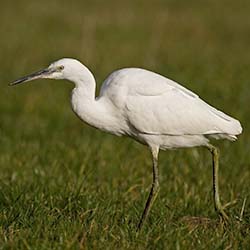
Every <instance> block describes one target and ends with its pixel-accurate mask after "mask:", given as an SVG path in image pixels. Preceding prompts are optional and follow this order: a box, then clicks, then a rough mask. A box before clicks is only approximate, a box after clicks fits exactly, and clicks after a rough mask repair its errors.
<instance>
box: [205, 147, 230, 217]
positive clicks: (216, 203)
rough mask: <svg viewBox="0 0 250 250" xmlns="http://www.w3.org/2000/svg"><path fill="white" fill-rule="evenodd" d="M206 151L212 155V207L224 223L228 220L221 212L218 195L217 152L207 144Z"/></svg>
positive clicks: (221, 207) (222, 211)
mask: <svg viewBox="0 0 250 250" xmlns="http://www.w3.org/2000/svg"><path fill="white" fill-rule="evenodd" d="M208 149H209V150H210V152H211V153H212V157H213V193H214V207H215V210H216V211H218V213H219V215H220V216H221V217H222V219H223V220H224V221H227V220H228V216H227V214H226V213H225V212H224V210H223V206H222V205H221V202H220V194H219V176H218V171H219V150H218V149H217V148H216V147H214V146H213V145H211V144H209V145H208Z"/></svg>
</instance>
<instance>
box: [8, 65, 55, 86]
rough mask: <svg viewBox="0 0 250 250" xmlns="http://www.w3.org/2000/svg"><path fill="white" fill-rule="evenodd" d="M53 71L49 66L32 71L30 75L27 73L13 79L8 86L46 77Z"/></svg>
mask: <svg viewBox="0 0 250 250" xmlns="http://www.w3.org/2000/svg"><path fill="white" fill-rule="evenodd" d="M53 72H54V70H53V69H50V68H46V69H42V70H39V71H37V72H35V73H32V74H30V75H27V76H24V77H22V78H19V79H17V80H15V81H14V82H12V83H10V84H9V86H14V85H17V84H19V83H24V82H29V81H32V80H35V79H39V78H47V77H48V76H49V75H50V74H51V73H53Z"/></svg>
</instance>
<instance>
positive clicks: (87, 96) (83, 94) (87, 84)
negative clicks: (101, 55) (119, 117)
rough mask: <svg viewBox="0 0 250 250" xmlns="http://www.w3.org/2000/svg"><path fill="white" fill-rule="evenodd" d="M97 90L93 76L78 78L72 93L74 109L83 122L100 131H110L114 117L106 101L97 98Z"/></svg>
mask: <svg viewBox="0 0 250 250" xmlns="http://www.w3.org/2000/svg"><path fill="white" fill-rule="evenodd" d="M95 89H96V83H95V79H94V77H93V76H92V75H91V76H88V77H86V76H85V77H83V78H78V81H77V83H76V82H75V88H74V89H73V91H72V99H71V104H72V109H73V111H74V113H75V114H76V115H77V116H78V117H79V118H80V119H81V120H82V121H84V122H86V123H88V124H89V125H91V126H93V127H96V128H98V129H101V130H105V131H109V127H110V125H111V124H112V117H110V116H109V112H108V105H107V103H106V102H105V100H104V99H102V98H95ZM101 99H102V100H101Z"/></svg>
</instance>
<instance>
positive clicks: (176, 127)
mask: <svg viewBox="0 0 250 250" xmlns="http://www.w3.org/2000/svg"><path fill="white" fill-rule="evenodd" d="M39 78H49V79H67V80H69V81H71V82H73V83H74V84H75V88H74V89H73V91H72V97H71V105H72V109H73V111H74V112H75V114H76V115H77V116H78V117H79V118H80V119H81V120H82V121H84V122H86V123H87V124H89V125H91V126H93V127H96V128H98V129H101V130H103V131H106V132H109V133H111V134H114V135H117V136H122V135H126V136H129V137H132V138H134V139H135V140H136V141H139V142H140V143H142V144H145V145H147V146H148V147H149V149H150V151H151V154H152V160H153V162H152V165H153V169H152V170H153V181H152V187H151V190H150V193H149V196H148V199H147V202H146V205H145V208H144V211H143V213H142V215H141V219H140V221H139V224H138V229H140V228H141V227H142V225H143V223H144V221H145V220H146V218H147V216H148V214H149V211H150V208H151V207H152V204H153V202H154V201H155V199H156V197H157V194H158V192H159V172H158V153H159V149H163V150H165V149H174V148H187V147H196V146H204V147H206V148H208V149H209V150H210V152H211V154H212V162H213V198H214V206H215V210H216V211H217V212H218V214H219V215H220V216H221V217H222V218H223V219H227V218H228V217H227V215H226V213H225V212H224V207H223V206H222V205H221V202H220V195H219V178H218V170H219V152H218V149H217V148H216V147H215V146H213V145H212V144H210V142H209V140H210V139H211V138H214V139H228V140H230V141H234V140H236V139H237V137H236V136H237V135H239V134H241V132H242V127H241V124H240V122H239V121H238V120H236V119H234V118H232V117H230V116H228V115H226V114H225V113H223V112H221V111H219V110H217V109H215V108H214V107H212V106H210V105H209V104H207V103H206V102H204V101H203V100H202V99H200V98H199V96H198V95H196V94H194V93H193V92H191V91H190V90H188V89H186V88H185V87H183V86H181V85H179V84H178V83H176V82H174V81H172V80H170V79H168V78H165V77H163V76H161V75H159V74H157V73H154V72H151V71H148V70H145V69H140V68H124V69H120V70H117V71H114V72H113V73H112V74H111V75H109V77H108V78H107V79H106V80H105V81H104V83H103V85H102V87H101V90H100V95H99V96H98V97H95V90H96V82H95V79H94V76H93V75H92V73H91V72H90V71H89V69H88V68H87V67H85V66H84V65H83V64H82V63H80V62H79V61H78V60H75V59H70V58H63V59H60V60H58V61H56V62H54V63H52V64H50V66H49V67H48V68H45V69H43V70H40V71H38V72H35V73H33V74H30V75H28V76H25V77H22V78H20V79H18V80H16V81H14V82H13V83H11V84H10V85H16V84H19V83H23V82H28V81H32V80H35V79H39Z"/></svg>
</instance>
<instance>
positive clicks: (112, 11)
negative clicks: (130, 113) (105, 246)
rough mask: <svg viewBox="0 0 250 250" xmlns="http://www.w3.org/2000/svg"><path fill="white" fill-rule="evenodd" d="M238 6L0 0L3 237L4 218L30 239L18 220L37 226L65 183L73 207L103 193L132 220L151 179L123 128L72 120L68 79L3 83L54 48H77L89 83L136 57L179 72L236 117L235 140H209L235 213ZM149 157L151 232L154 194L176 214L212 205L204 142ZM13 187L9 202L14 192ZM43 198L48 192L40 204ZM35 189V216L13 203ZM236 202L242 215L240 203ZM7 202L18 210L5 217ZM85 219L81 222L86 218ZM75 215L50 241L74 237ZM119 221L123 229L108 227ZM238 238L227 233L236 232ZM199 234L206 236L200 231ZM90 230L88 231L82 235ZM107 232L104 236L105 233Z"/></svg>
mask: <svg viewBox="0 0 250 250" xmlns="http://www.w3.org/2000/svg"><path fill="white" fill-rule="evenodd" d="M249 11H250V2H249V1H244V0H240V1H232V0H229V1H228V0H227V1H226V0H221V1H215V0H209V1H194V0H191V1H184V0H182V1H174V0H167V1H164V0H155V1H142V0H141V1H140V0H127V1H115V0H110V1H101V0H100V1H97V0H84V1H78V0H76V1H64V0H60V1H48V0H44V1H31V0H22V1H18V0H17V1H2V2H1V9H0V24H1V25H0V34H1V39H0V181H1V187H0V190H1V191H0V192H1V195H0V201H1V204H2V205H0V206H1V209H2V210H1V211H5V209H7V208H8V211H9V212H6V214H7V215H6V214H5V217H0V219H1V221H2V223H3V225H5V227H4V228H5V229H3V230H2V231H1V232H0V235H1V240H2V244H6V246H7V245H8V244H9V237H10V236H9V235H8V234H7V233H6V231H5V230H7V229H8V230H9V227H10V225H15V226H13V227H14V228H16V230H18V232H19V238H18V239H17V240H16V241H15V240H13V242H19V240H20V239H22V237H24V235H26V236H25V237H27V238H26V240H27V242H26V243H27V244H28V245H29V246H32V244H35V243H34V242H35V240H34V242H33V243H31V242H32V240H31V238H32V237H29V233H28V232H29V228H32V227H29V226H28V225H30V224H31V221H32V223H33V224H32V225H33V226H34V228H36V230H37V231H36V232H40V231H41V230H44V228H43V227H42V226H41V223H40V222H41V221H43V216H44V214H46V211H51V209H53V207H57V208H58V210H60V206H61V205H60V204H61V203H60V202H62V201H68V199H69V197H71V194H72V193H74V192H76V191H74V190H78V194H79V193H80V194H81V195H82V196H81V197H78V201H79V200H80V201H81V204H80V205H79V207H77V205H76V204H78V203H76V204H75V206H76V210H78V211H80V212H81V211H83V210H84V211H86V210H87V209H89V208H90V207H97V204H98V206H100V207H105V206H107V207H108V205H107V204H106V205H105V202H107V200H110V203H109V205H110V207H112V209H111V208H110V210H109V211H110V213H111V214H112V211H113V212H114V211H115V210H116V211H118V210H119V209H120V210H122V211H121V212H120V217H122V218H123V217H124V216H125V214H127V215H128V216H129V218H130V219H131V220H132V221H133V222H134V223H136V220H137V219H138V218H137V217H138V216H139V214H140V211H141V210H142V207H143V205H144V200H145V199H146V196H147V192H148V187H149V186H150V182H151V167H150V164H151V159H150V155H149V153H148V151H147V149H146V148H145V147H143V146H141V145H139V144H137V143H135V142H133V141H132V140H130V139H126V138H122V139H121V138H116V137H114V136H111V135H107V134H105V133H103V132H100V131H97V130H95V129H93V128H90V127H88V126H87V125H85V124H83V123H81V122H80V121H79V120H78V119H77V117H76V116H75V115H74V114H73V112H72V111H71V108H70V102H69V101H70V92H71V89H72V88H73V85H72V84H71V83H69V82H66V81H55V80H39V81H36V82H32V83H27V84H24V85H22V86H21V85H20V86H16V87H9V86H8V83H10V82H11V81H13V80H15V79H16V78H19V77H21V76H23V75H25V74H28V73H31V72H33V71H36V70H39V69H41V68H43V67H46V66H47V65H49V64H50V63H51V62H53V61H55V60H57V59H60V58H63V57H72V58H77V59H78V60H80V61H81V62H83V63H84V64H85V65H86V66H87V67H88V68H89V69H90V70H91V71H92V73H93V74H94V76H95V78H96V81H97V94H98V91H99V87H100V85H101V83H102V82H103V80H104V79H105V78H106V77H107V76H108V75H109V74H110V73H111V72H112V71H114V70H116V69H119V68H123V67H142V68H146V69H149V70H152V71H155V72H158V73H160V74H162V75H164V76H167V77H169V78H171V79H173V80H175V81H177V82H179V83H181V84H183V85H184V86H186V87H188V88H189V89H191V90H193V91H194V92H196V93H197V94H198V95H199V96H200V97H202V98H203V99H204V100H205V101H207V102H208V103H210V104H212V105H213V106H215V107H217V108H219V109H221V110H223V111H225V112H226V113H228V114H230V115H232V116H233V117H235V118H237V119H239V120H240V121H241V122H242V125H243V129H244V132H243V134H242V135H241V136H240V137H239V140H238V141H237V142H235V143H230V142H219V143H217V144H218V145H219V146H220V149H221V156H222V157H221V166H222V167H221V172H222V173H221V179H222V180H221V195H222V197H223V198H224V200H225V201H227V200H228V201H230V200H234V199H236V198H237V199H239V202H238V203H237V205H236V208H235V210H233V212H232V213H238V214H239V211H240V208H241V206H242V202H243V200H244V199H245V198H246V197H249V192H250V189H249V178H250V173H249V167H250V163H249V162H250V157H249V150H250V140H249V136H250V133H249V128H250V120H249V114H250V109H249V98H250V89H249V85H250V82H249V81H250V80H249V78H250V54H249V44H250V18H249ZM160 165H161V173H162V183H163V186H162V190H161V191H162V192H161V195H160V196H159V197H158V200H159V201H158V202H157V204H156V206H155V207H154V209H153V212H152V213H153V215H152V216H154V215H155V216H156V215H157V216H158V215H159V214H161V216H162V217H160V218H161V223H160V226H159V228H158V230H156V229H155V231H154V233H155V235H157V234H160V233H161V232H163V231H164V230H163V227H164V225H166V221H164V220H165V219H166V216H165V213H166V206H165V205H164V204H172V205H173V207H175V208H179V212H177V215H176V214H174V215H173V216H177V217H178V216H184V215H185V214H187V213H188V214H189V215H190V214H196V213H197V214H204V211H205V213H208V215H211V214H213V205H212V196H211V191H212V187H211V163H210V155H209V153H208V152H207V151H206V150H203V149H193V150H186V151H185V150H183V151H182V150H181V151H174V152H166V153H161V156H160ZM208 176H209V177H208ZM83 180H84V184H83V183H82V182H83ZM130 187H133V189H132V191H131V190H130ZM86 190H88V191H86ZM129 190H130V191H129ZM86 192H87V194H86ZM20 193H22V195H20ZM19 196H20V197H21V198H20V199H19V200H20V204H19V203H18V204H17V203H15V201H16V198H17V197H19ZM53 197H54V198H53ZM201 198H202V199H201ZM50 199H55V201H54V203H53V202H52V203H51V207H50V206H49V205H48V200H50ZM70 199H71V198H70ZM143 199H144V200H143ZM90 200H92V203H89V202H90ZM35 201H37V206H38V207H39V208H40V209H41V210H39V209H38V210H39V211H43V212H41V213H40V215H41V217H40V222H38V221H37V222H34V221H33V220H32V219H31V217H32V216H30V215H29V214H27V213H25V211H29V209H30V206H36V205H34V204H36V203H35ZM118 201H119V202H118ZM249 202H250V201H248V204H249ZM32 204H33V205H32ZM39 204H44V207H42V208H41V207H40V205H39ZM114 204H115V205H114ZM48 206H49V208H48ZM116 206H117V207H116ZM6 207H7V208H6ZM80 207H81V208H82V210H80ZM47 208H48V210H46V209H47ZM114 208H115V209H114ZM247 208H248V210H246V211H248V213H247V212H246V214H248V217H247V218H248V219H249V213H250V211H249V205H247ZM15 209H17V210H15ZM164 209H165V210H164ZM6 211H7V210H6ZM22 211H23V212H22ZM159 211H160V212H159ZM71 212H72V211H71ZM80 212H79V213H80ZM16 213H17V214H18V215H19V217H17V218H16V219H13V218H15V217H13V216H14V215H13V214H16ZM69 214H70V212H69V213H68V214H67V213H66V214H65V218H68V217H70V215H69ZM46 216H48V215H47V214H46ZM77 216H78V215H76V218H80V217H77ZM100 216H101V215H100V214H99V217H100ZM97 217H98V215H96V217H95V218H97ZM104 217H105V216H104ZM120 217H119V215H118V217H115V219H113V220H114V221H113V222H110V221H109V218H110V214H109V213H108V214H107V218H106V220H107V223H110V224H111V225H113V224H112V223H114V225H117V220H119V218H120ZM170 217H171V216H169V218H170ZM11 218H12V219H13V220H11ZM38 218H39V216H38ZM65 218H64V219H65ZM152 218H154V217H152ZM76 220H77V219H76ZM10 221H12V222H11V223H12V224H11V223H10ZM85 222H86V221H85ZM85 222H84V223H85ZM39 223H40V224H39ZM62 223H63V222H62ZM79 223H80V222H79ZM89 223H90V222H86V224H83V225H84V226H83V227H84V228H85V229H86V230H87V229H89V227H90V224H89ZM96 223H97V222H96ZM98 223H101V225H103V224H102V222H98ZM124 223H125V224H126V222H124ZM80 224H81V223H80ZM80 224H79V225H80ZM128 224H129V223H128ZM128 224H126V225H128ZM35 225H36V226H35ZM38 225H40V226H38ZM56 225H57V224H56ZM70 225H71V224H70ZM79 225H78V226H79ZM71 226H72V225H71ZM78 226H76V227H75V231H74V229H72V230H70V231H67V229H65V235H64V238H63V239H62V244H64V243H65V241H67V240H69V239H74V237H73V236H72V234H73V233H75V232H76V234H77V232H78V230H80V229H79V228H81V227H82V224H81V226H79V227H78ZM103 227H104V225H103ZM24 228H25V230H24ZM27 228H28V229H27ZM34 228H33V229H32V230H34ZM114 228H115V229H114V231H112V230H111V231H112V234H113V235H116V234H118V235H119V237H120V238H119V237H118V236H117V237H118V238H119V239H121V238H122V237H123V238H122V239H124V243H121V244H124V245H126V244H127V245H126V246H127V247H128V246H129V243H128V242H130V240H129V239H130V238H129V236H128V235H129V229H127V231H126V229H124V228H123V229H119V230H118V229H117V228H116V226H114ZM127 228H130V227H129V226H127ZM99 229H100V228H99ZM172 229H173V228H172ZM32 230H31V231H30V234H32ZM51 230H52V229H51ZM53 230H54V231H53ZM53 230H52V231H53V233H54V235H56V233H58V234H60V232H61V231H60V230H61V229H60V230H59V229H58V227H57V226H55V228H54V229H53ZM81 230H82V229H81ZM81 230H80V231H81ZM96 230H97V229H96ZM122 230H125V233H124V234H120V232H121V231H122ZM14 231H15V230H14ZM97 231H98V230H97ZM97 231H95V232H97ZM99 231H100V230H99ZM99 231H98V232H99ZM111 231H109V230H106V231H105V232H108V233H107V235H108V236H107V235H104V236H103V234H101V235H102V237H104V238H103V239H104V241H105V240H107V239H108V237H111V236H110V234H109V233H110V232H111ZM147 232H149V231H147ZM169 232H172V233H173V235H176V231H175V229H174V230H172V231H171V228H170V229H169ZM71 233H72V234H71ZM170 234H171V233H170ZM6 235H7V236H6ZM22 235H23V236H22ZM124 235H125V236H124ZM180 235H181V234H180ZM180 235H179V237H181V236H180ZM204 235H205V234H204ZM204 235H203V236H204ZM203 236H200V237H203ZM25 237H24V238H25ZM99 237H101V236H100V235H99ZM165 237H167V236H165ZM183 237H184V236H183ZM204 237H205V236H204ZM237 237H238V236H237ZM242 237H243V236H242ZM38 238H39V236H37V237H36V239H38ZM152 238H154V237H152ZM156 238H157V237H156ZM219 238H220V237H219V236H218V239H217V238H216V239H213V240H214V242H217V240H218V241H219V240H221V239H219ZM243 238H244V237H243ZM243 238H241V235H239V237H238V238H237V239H238V240H240V239H243ZM77 239H78V238H77ZM77 239H76V241H77ZM163 239H165V242H166V240H167V241H168V240H169V238H167V239H166V238H164V237H162V236H161V237H160V239H159V242H161V244H162V246H164V241H163ZM151 240H152V239H151V238H148V239H147V240H145V241H143V242H140V244H141V246H144V247H145V246H147V244H150V242H151V243H152V242H153V241H151ZM191 240H192V239H190V242H191ZM207 240H208V241H207V242H210V243H211V239H207ZM243 241H244V240H242V242H243ZM13 242H12V243H13ZM48 242H49V241H48ZM77 242H78V241H77ZM91 242H92V243H93V242H95V241H94V238H93V239H92V241H91ZM110 242H116V240H115V239H114V238H112V237H111V238H110ZM180 242H181V241H180ZM223 242H225V241H223ZM226 242H228V241H226ZM78 243H79V242H78ZM78 243H77V244H78ZM203 243H204V242H203ZM229 243H230V244H231V243H232V242H231V241H229ZM229 243H228V244H229ZM13 244H14V243H13ZM44 244H45V243H44ZM46 244H48V246H50V245H49V244H50V243H46ZM58 244H59V243H58ZM74 244H75V243H74ZM89 244H90V243H89ZM96 244H97V245H95V246H98V243H96ZM152 244H153V243H152ZM204 244H206V243H204ZM223 244H224V243H223ZM230 244H229V245H230ZM232 244H233V243H232ZM242 244H243V243H242ZM114 245H115V243H114ZM33 246H34V245H33ZM46 246H47V245H46ZM180 246H182V243H180ZM183 246H184V245H183ZM190 246H191V245H190ZM203 246H204V245H203ZM232 246H234V245H232ZM138 249H139V248H138Z"/></svg>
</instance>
